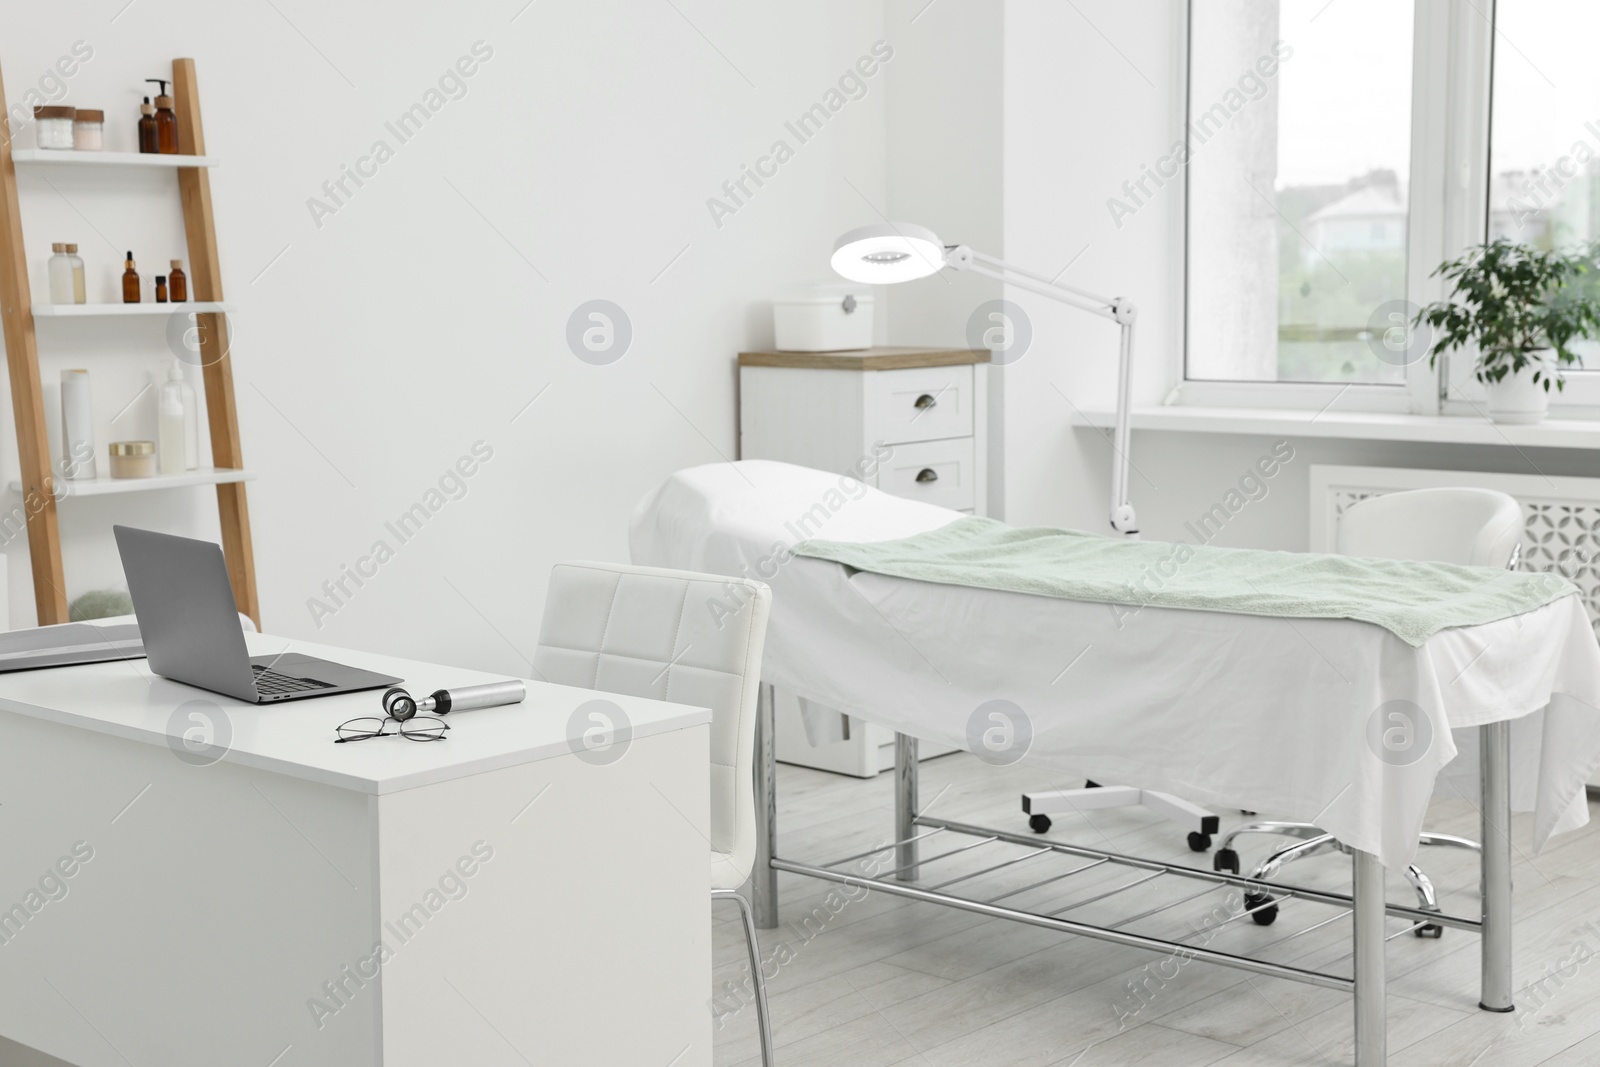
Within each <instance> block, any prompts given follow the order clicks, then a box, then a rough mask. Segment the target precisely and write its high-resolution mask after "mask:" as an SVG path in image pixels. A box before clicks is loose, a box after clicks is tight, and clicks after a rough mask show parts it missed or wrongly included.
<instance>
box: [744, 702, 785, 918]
mask: <svg viewBox="0 0 1600 1067" xmlns="http://www.w3.org/2000/svg"><path fill="white" fill-rule="evenodd" d="M776 702H777V699H776V694H775V693H774V692H773V689H772V686H771V685H769V684H763V685H762V686H761V688H760V690H759V692H758V693H757V696H756V753H755V756H756V758H755V764H756V768H755V772H756V788H755V792H756V862H755V869H754V870H753V871H751V873H750V904H751V908H752V909H753V910H754V912H755V919H756V926H758V927H759V928H761V929H762V930H774V929H777V926H778V872H777V871H775V870H773V869H772V857H773V856H774V855H775V854H776V850H777V842H778V774H777V759H776V757H775V756H774V754H773V730H774V723H773V705H774V704H776Z"/></svg>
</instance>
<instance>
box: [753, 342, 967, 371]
mask: <svg viewBox="0 0 1600 1067" xmlns="http://www.w3.org/2000/svg"><path fill="white" fill-rule="evenodd" d="M987 362H989V350H988V349H987V348H919V347H915V346H912V347H893V346H888V347H883V348H858V349H855V350H853V351H848V352H740V353H739V366H741V367H810V368H813V369H820V370H905V369H907V368H910V367H953V366H957V365H960V364H963V363H987Z"/></svg>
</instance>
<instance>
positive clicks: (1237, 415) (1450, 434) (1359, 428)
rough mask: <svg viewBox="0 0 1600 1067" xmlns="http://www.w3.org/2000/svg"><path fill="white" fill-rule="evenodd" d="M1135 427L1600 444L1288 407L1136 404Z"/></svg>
mask: <svg viewBox="0 0 1600 1067" xmlns="http://www.w3.org/2000/svg"><path fill="white" fill-rule="evenodd" d="M1116 418H1117V416H1116V412H1115V411H1109V410H1100V409H1097V410H1093V411H1084V412H1082V415H1081V417H1077V416H1075V417H1074V419H1073V421H1074V423H1076V424H1077V425H1080V426H1092V427H1097V428H1100V429H1110V428H1111V427H1113V426H1115V425H1116ZM1131 421H1132V424H1133V428H1134V429H1135V430H1166V431H1169V432H1173V433H1230V434H1264V435H1272V436H1285V437H1324V438H1343V439H1352V440H1363V441H1412V442H1431V443H1438V444H1461V445H1500V446H1502V447H1504V446H1510V447H1514V448H1600V421H1593V420H1588V419H1558V418H1547V419H1545V421H1544V422H1541V423H1538V424H1536V425H1533V426H1505V425H1498V424H1496V423H1492V422H1490V421H1489V420H1488V419H1485V418H1477V417H1473V416H1464V415H1401V414H1391V413H1386V412H1376V411H1322V412H1318V411H1312V410H1310V409H1307V410H1294V409H1283V408H1211V407H1197V406H1196V407H1189V406H1184V405H1172V406H1170V407H1136V408H1134V409H1133V414H1132V419H1131Z"/></svg>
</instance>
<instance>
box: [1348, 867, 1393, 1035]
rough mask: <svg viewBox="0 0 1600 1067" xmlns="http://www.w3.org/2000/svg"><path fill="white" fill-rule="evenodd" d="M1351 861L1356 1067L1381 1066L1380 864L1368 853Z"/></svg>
mask: <svg viewBox="0 0 1600 1067" xmlns="http://www.w3.org/2000/svg"><path fill="white" fill-rule="evenodd" d="M1352 855H1353V856H1354V858H1355V892H1354V894H1353V896H1354V898H1355V900H1354V910H1355V980H1356V982H1355V985H1356V993H1355V1001H1356V1067H1382V1065H1383V1064H1384V1063H1385V1062H1386V1061H1387V1058H1388V1003H1387V999H1388V998H1387V997H1386V995H1385V992H1386V991H1385V975H1384V966H1383V949H1384V934H1383V920H1384V885H1383V864H1381V863H1379V862H1378V857H1376V856H1374V855H1373V854H1372V853H1370V852H1362V851H1360V850H1359V849H1356V850H1353V851H1352Z"/></svg>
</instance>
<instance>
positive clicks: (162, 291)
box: [156, 274, 167, 304]
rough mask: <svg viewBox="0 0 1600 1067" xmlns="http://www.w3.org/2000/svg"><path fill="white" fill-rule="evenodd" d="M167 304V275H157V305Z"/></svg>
mask: <svg viewBox="0 0 1600 1067" xmlns="http://www.w3.org/2000/svg"><path fill="white" fill-rule="evenodd" d="M166 302H167V276H166V275H165V274H157V275H156V303H158V304H165V303H166Z"/></svg>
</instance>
